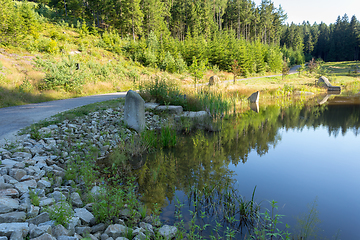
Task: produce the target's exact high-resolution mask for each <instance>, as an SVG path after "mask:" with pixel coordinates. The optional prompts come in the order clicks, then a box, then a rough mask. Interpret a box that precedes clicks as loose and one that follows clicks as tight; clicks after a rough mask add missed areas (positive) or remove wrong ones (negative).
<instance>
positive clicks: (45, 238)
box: [31, 233, 56, 240]
mask: <svg viewBox="0 0 360 240" xmlns="http://www.w3.org/2000/svg"><path fill="white" fill-rule="evenodd" d="M31 240H56V238H54V237H53V236H51V235H50V234H48V233H44V234H43V235H41V236H39V237H37V238H33V239H31Z"/></svg>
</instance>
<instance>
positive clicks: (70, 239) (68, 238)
mask: <svg viewBox="0 0 360 240" xmlns="http://www.w3.org/2000/svg"><path fill="white" fill-rule="evenodd" d="M57 240H79V238H77V237H71V236H59V237H58V238H57Z"/></svg>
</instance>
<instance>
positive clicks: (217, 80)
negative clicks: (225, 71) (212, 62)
mask: <svg viewBox="0 0 360 240" xmlns="http://www.w3.org/2000/svg"><path fill="white" fill-rule="evenodd" d="M216 83H220V78H219V77H218V76H217V75H214V76H211V77H210V78H209V86H212V85H215V84H216Z"/></svg>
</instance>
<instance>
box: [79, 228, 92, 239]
mask: <svg viewBox="0 0 360 240" xmlns="http://www.w3.org/2000/svg"><path fill="white" fill-rule="evenodd" d="M75 232H76V233H77V234H80V235H81V236H83V237H85V236H87V235H89V234H90V233H91V227H89V226H82V227H76V228H75Z"/></svg>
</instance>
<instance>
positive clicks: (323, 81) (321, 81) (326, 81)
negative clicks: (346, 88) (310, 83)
mask: <svg viewBox="0 0 360 240" xmlns="http://www.w3.org/2000/svg"><path fill="white" fill-rule="evenodd" d="M318 85H320V86H324V87H325V88H327V89H328V91H341V87H339V86H333V85H331V83H330V81H329V79H327V78H326V77H324V76H321V77H320V78H319V80H318Z"/></svg>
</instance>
